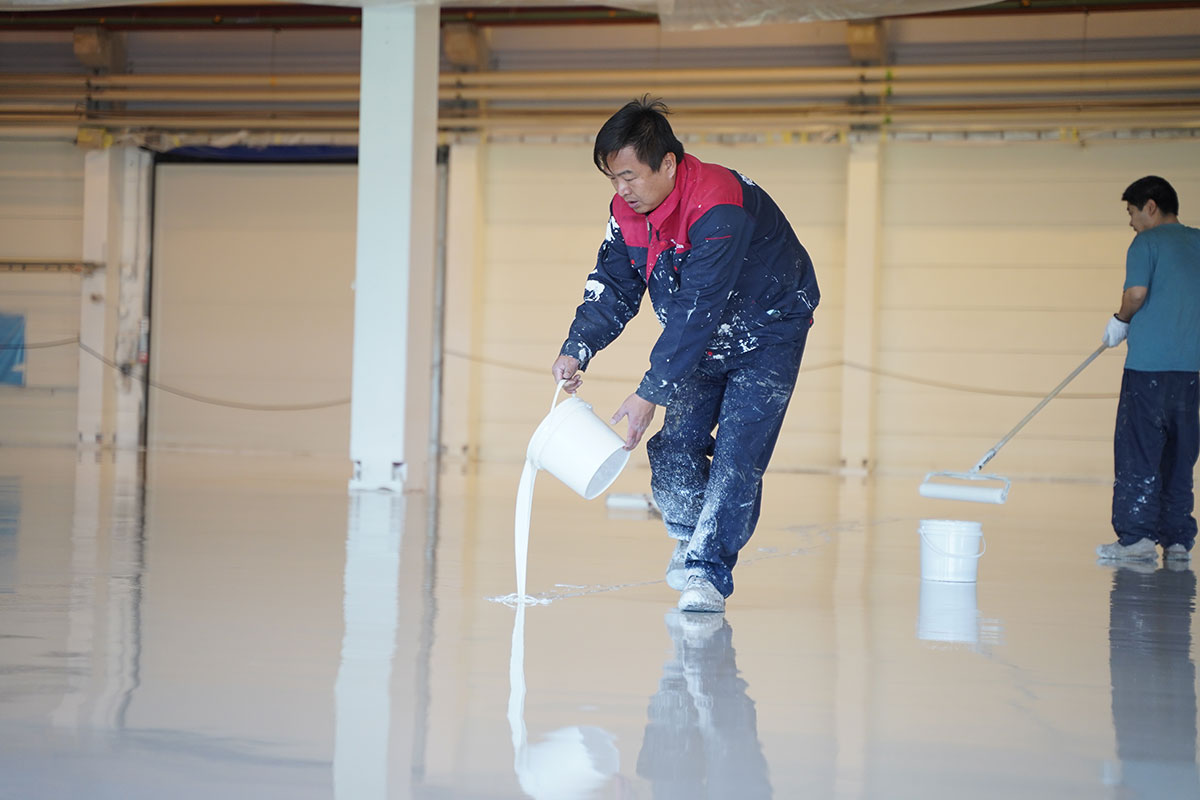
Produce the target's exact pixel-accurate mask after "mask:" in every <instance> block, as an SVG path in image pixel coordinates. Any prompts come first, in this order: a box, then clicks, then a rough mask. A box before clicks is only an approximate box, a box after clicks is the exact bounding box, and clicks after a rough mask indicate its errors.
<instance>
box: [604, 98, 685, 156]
mask: <svg viewBox="0 0 1200 800" xmlns="http://www.w3.org/2000/svg"><path fill="white" fill-rule="evenodd" d="M670 113H671V110H670V109H669V108H667V104H666V103H664V102H663V101H662V100H651V99H650V95H644V96H643V97H642V98H641V99H640V100H631V101H630V102H628V103H626V104H625V105H624V106H622V107H621V110H620V111H618V112H617V113H615V114H613V115H612V116H611V117H609V118H608V122H606V123H604V125H603V126H602V127H601V128H600V132H599V133H597V134H596V144H595V147H594V148H593V149H592V160H593V161H594V162H595V163H596V167H597V168H598V169H599V170H600V171H601V172H603V173H604V174H605V175H607V174H608V157H609V156H610V155H612V154H613V153H616V152H618V151H620V150H624V149H625V148H626V147H630V146H632V147H633V152H634V154H635V155H636V156H637V158H638V161H641V162H642V163H643V164H646V165H648V166H649V167H650V168H651V169H653V170H654V171H655V172H657V171H658V169H659V168H660V167H661V166H662V161H663V158H665V157H666V155H667V153H674V154H675V160H676V162H679V161H682V160H683V145H682V144H681V143H680V141H679V139H677V138H675V132H674V131H673V130H671V123H669V122H667V114H670Z"/></svg>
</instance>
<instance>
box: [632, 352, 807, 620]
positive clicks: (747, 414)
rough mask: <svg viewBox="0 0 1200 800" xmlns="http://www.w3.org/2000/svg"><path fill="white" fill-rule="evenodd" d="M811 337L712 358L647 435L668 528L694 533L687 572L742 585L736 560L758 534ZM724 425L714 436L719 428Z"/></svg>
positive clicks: (727, 590)
mask: <svg viewBox="0 0 1200 800" xmlns="http://www.w3.org/2000/svg"><path fill="white" fill-rule="evenodd" d="M805 339H807V330H806V331H805V334H804V338H802V339H801V340H800V341H797V342H787V343H783V344H775V345H770V346H767V347H763V348H760V349H756V350H751V351H750V352H748V353H741V354H738V355H731V356H726V357H725V358H722V359H714V358H706V359H704V360H703V361H702V362H701V363H700V366H699V367H698V368H697V369H696V371H695V372H694V373H692V375H691V376H689V377H688V378H687V379H686V380H685V381H683V382H682V383H681V384H680V386H679V388H678V390H677V391H676V393H675V395H674V397H673V398H672V400H671V404H670V405H668V406H667V408H666V415H665V418H664V420H663V426H662V429H661V430H659V432H658V433H656V434H655V435H654V436H653V437H651V439H650V441H649V442H647V443H646V452H647V454H648V455H649V457H650V473H651V477H650V487H651V489H652V490H653V492H654V500H655V502H656V503H658V507H659V508H660V509H661V510H662V515H663V522H664V523H666V526H667V532H668V533H669V534H670V535H671V536H672V537H673V538H675V539H679V540H681V541H685V542H688V547H687V572H688V575H689V576H690V575H702V576H704V577H706V578H708V579H709V580H710V581H712V583H713V585H714V586H716V588H717V590H718V591H719V592H721V594H723V595H725V596H726V597H728V596H729V595H731V594H733V567H734V565H735V564H737V560H738V552H739V551H740V550H741V549H742V548H743V547H744V546H745V545H746V542H748V541H750V536H751V534H753V533H754V526H755V525H756V524H757V523H758V514H759V509H760V507H761V503H762V476H763V472H765V471H766V469H767V463H768V462H769V461H770V460H771V453H772V452H773V451H774V449H775V442H776V440H777V439H778V438H779V429H780V428H781V427H782V426H783V416H784V413H785V412H786V411H787V407H788V402H789V401H790V400H791V398H792V390H793V389H794V388H795V386H796V375H797V373H798V372H799V371H800V358H801V356H803V355H804V342H805ZM714 429H716V435H715V436H714V434H713V430H714Z"/></svg>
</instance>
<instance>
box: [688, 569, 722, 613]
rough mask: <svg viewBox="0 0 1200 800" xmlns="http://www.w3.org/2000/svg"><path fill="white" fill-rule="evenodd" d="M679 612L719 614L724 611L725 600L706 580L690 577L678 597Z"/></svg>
mask: <svg viewBox="0 0 1200 800" xmlns="http://www.w3.org/2000/svg"><path fill="white" fill-rule="evenodd" d="M679 610H680V611H701V612H707V613H710V614H719V613H721V612H722V611H724V610H725V598H724V597H723V596H722V595H721V593H720V592H718V591H717V587H715V586H713V585H712V581H710V580H709V579H708V578H702V577H701V576H699V575H692V576H690V577H689V578H688V579H687V586H685V587H684V589H683V594H681V595H679Z"/></svg>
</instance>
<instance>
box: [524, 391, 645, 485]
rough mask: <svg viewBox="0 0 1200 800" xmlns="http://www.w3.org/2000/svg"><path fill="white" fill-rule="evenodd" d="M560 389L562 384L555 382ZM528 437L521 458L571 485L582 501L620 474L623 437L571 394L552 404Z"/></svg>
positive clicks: (626, 458)
mask: <svg viewBox="0 0 1200 800" xmlns="http://www.w3.org/2000/svg"><path fill="white" fill-rule="evenodd" d="M558 387H559V390H561V389H562V383H559V385H558ZM557 400H558V392H557V391H556V392H555V393H554V400H552V401H551V404H550V413H549V414H547V415H546V418H545V419H543V420H542V422H541V424H540V425H538V426H537V430H535V431H534V432H533V437H532V438H530V440H529V449H528V450H527V451H526V453H525V458H526V459H527V460H529V461H530V462H532V463H533V464H534V466H536V467H537V468H538V469H544V470H546V472H549V473H550V474H551V475H553V476H554V477H556V478H558V479H559V480H560V481H562V482H563V483H565V484H566V485H567V486H569V487H571V489H573V490H574V491H575V492H576V493H578V494H579V495H580V496H582V497H583V499H584V500H591V499H592V498H594V497H597V496H598V495H600V494H601V493H602V492H603V491H604V490H605V489H607V488H608V487H609V486H611V485H612V482H613V481H615V480H616V479H617V476H618V475H620V474H621V470H622V469H624V468H625V462H627V461H629V451H628V450H626V449H625V440H624V439H622V438H621V437H620V436H619V435H618V434H617V432H616V431H614V430H613V429H612V428H610V427H609V426H608V424H607V423H605V422H604V420H602V419H600V418H599V417H597V416H596V415H595V414H594V413H592V407H591V406H590V405H588V404H587V403H585V402H583V401H582V400H580V399H579V398H578V397H575V396H571V397H568V398H567V399H566V400H564V401H562V402H561V403H558V404H557V405H555V402H557Z"/></svg>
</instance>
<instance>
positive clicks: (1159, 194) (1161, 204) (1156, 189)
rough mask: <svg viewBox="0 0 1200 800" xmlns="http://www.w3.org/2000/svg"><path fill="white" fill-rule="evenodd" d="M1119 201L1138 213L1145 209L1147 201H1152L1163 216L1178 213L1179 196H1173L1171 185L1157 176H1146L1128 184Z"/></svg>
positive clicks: (1173, 191) (1173, 190)
mask: <svg viewBox="0 0 1200 800" xmlns="http://www.w3.org/2000/svg"><path fill="white" fill-rule="evenodd" d="M1121 199H1122V200H1124V201H1125V202H1126V203H1130V204H1132V205H1133V206H1135V207H1137V209H1138V210H1139V211H1140V210H1141V209H1143V208H1145V207H1146V201H1147V200H1153V201H1154V204H1155V205H1157V206H1158V208H1159V210H1160V211H1162V212H1163V213H1164V214H1178V213H1179V195H1177V194H1175V189H1174V188H1173V187H1172V186H1171V184H1169V183H1167V182H1166V180H1165V179H1163V178H1160V177H1158V176H1157V175H1147V176H1146V177H1144V178H1139V179H1138V180H1136V181H1134V182H1133V183H1131V184H1129V188H1128V189H1126V190H1125V193H1124V194H1123V195H1121Z"/></svg>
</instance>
